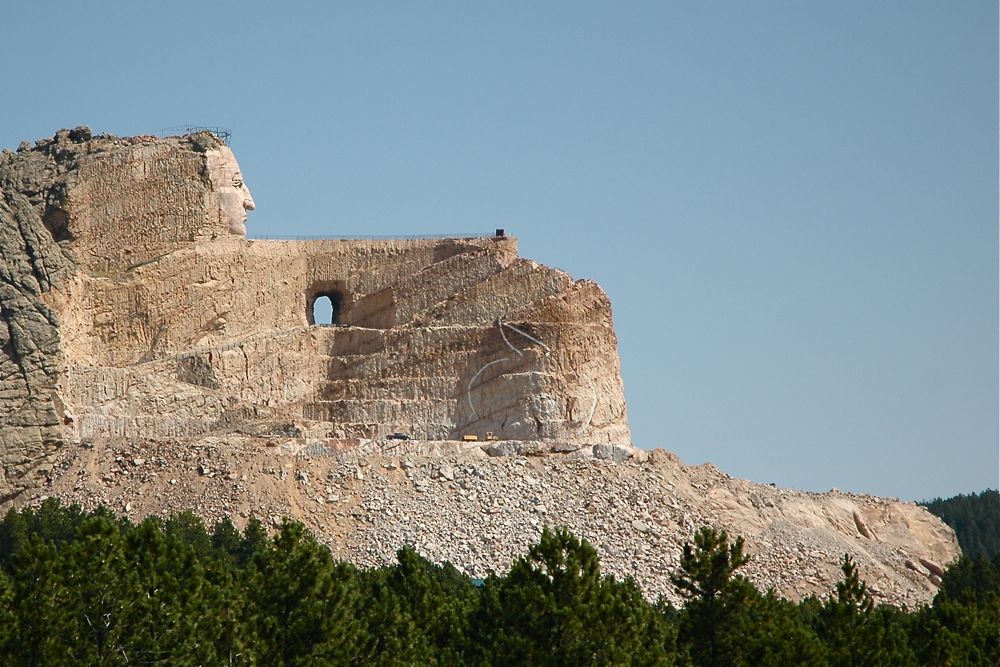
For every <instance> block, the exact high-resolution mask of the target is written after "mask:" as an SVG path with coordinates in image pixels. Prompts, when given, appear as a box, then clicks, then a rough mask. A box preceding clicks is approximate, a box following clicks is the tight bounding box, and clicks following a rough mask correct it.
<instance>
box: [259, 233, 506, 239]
mask: <svg viewBox="0 0 1000 667" xmlns="http://www.w3.org/2000/svg"><path fill="white" fill-rule="evenodd" d="M246 238H247V240H248V241H395V240H406V241H409V240H421V239H428V240H433V239H455V240H459V241H461V240H467V239H482V238H512V237H510V236H509V235H504V236H497V235H496V234H494V233H490V232H463V233H456V234H353V235H352V234H330V235H326V234H312V235H303V234H282V235H277V234H247V236H246Z"/></svg>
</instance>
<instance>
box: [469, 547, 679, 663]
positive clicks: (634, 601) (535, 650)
mask: <svg viewBox="0 0 1000 667" xmlns="http://www.w3.org/2000/svg"><path fill="white" fill-rule="evenodd" d="M474 627H475V631H476V634H477V635H478V636H479V638H480V640H481V642H482V643H481V646H480V653H479V656H478V661H479V662H480V663H481V664H490V665H510V664H529V665H541V664H546V665H606V664H618V665H668V664H671V663H672V657H673V648H672V645H671V644H672V642H671V639H672V633H671V632H669V631H665V629H664V628H663V627H662V624H661V623H660V618H659V617H658V616H657V614H656V613H655V611H654V610H653V608H652V607H651V606H650V605H649V604H648V603H647V602H646V601H645V600H643V598H642V596H641V594H640V592H639V589H638V587H637V586H636V585H635V582H633V581H632V580H631V579H627V580H625V581H623V582H619V581H616V580H615V579H614V578H613V577H602V576H601V573H600V563H599V560H598V558H597V552H596V551H595V550H594V548H593V547H592V546H590V545H589V544H588V543H587V542H586V541H583V540H580V539H578V538H576V537H575V536H573V535H572V534H571V533H570V532H569V531H568V530H566V529H565V528H559V529H556V530H554V531H553V530H550V529H548V528H546V529H545V530H543V531H542V535H541V539H540V541H539V543H538V544H536V545H533V546H532V547H531V548H530V549H529V550H528V554H527V555H526V556H524V557H522V558H520V559H518V560H517V561H516V562H515V563H514V565H513V567H512V568H511V571H510V574H509V575H508V576H507V577H506V578H503V579H500V578H495V577H494V578H491V579H490V580H488V581H487V584H486V587H485V590H484V592H483V598H482V606H481V608H480V610H479V611H478V613H477V615H476V623H475V624H474Z"/></svg>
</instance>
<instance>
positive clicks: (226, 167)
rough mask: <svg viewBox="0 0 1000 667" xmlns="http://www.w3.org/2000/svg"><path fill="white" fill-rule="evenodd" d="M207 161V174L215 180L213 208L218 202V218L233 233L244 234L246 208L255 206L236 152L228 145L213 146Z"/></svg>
mask: <svg viewBox="0 0 1000 667" xmlns="http://www.w3.org/2000/svg"><path fill="white" fill-rule="evenodd" d="M205 158H206V160H207V161H208V177H209V180H210V181H211V182H212V190H213V192H212V196H213V199H212V201H213V209H215V207H216V206H217V211H218V215H219V218H220V219H221V221H222V222H223V223H224V224H225V225H226V227H227V228H228V230H229V233H230V234H238V235H240V236H245V235H246V233H247V226H246V221H247V211H252V210H254V208H255V206H254V203H253V197H252V196H251V195H250V190H249V189H248V188H247V186H246V183H244V182H243V174H242V173H240V165H238V164H237V163H236V156H235V155H233V152H232V151H231V150H229V146H220V147H219V148H213V149H212V150H210V151H208V152H207V153H206V154H205Z"/></svg>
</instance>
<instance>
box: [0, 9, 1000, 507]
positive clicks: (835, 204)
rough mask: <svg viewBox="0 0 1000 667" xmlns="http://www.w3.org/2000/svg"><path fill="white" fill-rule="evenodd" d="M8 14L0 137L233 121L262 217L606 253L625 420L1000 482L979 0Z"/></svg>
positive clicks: (771, 457)
mask: <svg viewBox="0 0 1000 667" xmlns="http://www.w3.org/2000/svg"><path fill="white" fill-rule="evenodd" d="M98 6H100V10H99V11H97V10H96V7H98ZM3 24H4V27H3V33H4V34H3V39H2V40H0V63H2V65H0V68H2V70H0V71H2V73H3V88H4V93H5V94H4V96H3V97H4V102H3V104H2V105H0V120H2V123H0V133H2V136H0V146H5V147H10V148H13V147H16V146H17V144H18V142H19V141H20V140H22V139H29V140H34V139H39V138H42V137H46V136H51V135H52V134H53V133H54V132H55V131H56V130H57V129H59V128H61V127H72V126H75V125H79V124H88V125H90V126H92V127H93V128H94V129H95V130H96V131H100V132H110V133H114V134H120V135H127V134H139V133H154V134H155V133H158V132H160V131H161V130H162V129H164V128H171V127H176V126H183V125H221V126H225V127H228V128H230V129H231V130H232V132H233V139H232V146H233V149H234V151H235V152H236V154H237V157H238V158H239V160H240V164H241V166H242V167H243V171H244V174H245V177H246V180H247V183H248V185H249V186H250V188H251V189H252V191H253V194H254V198H255V200H256V203H257V211H256V212H254V213H252V214H251V217H250V220H249V222H248V226H249V229H250V233H259V234H274V235H281V234H301V235H312V234H350V235H364V234H378V235H382V234H420V233H437V232H467V231H487V232H488V231H491V230H493V229H494V228H496V227H503V228H506V229H507V230H509V231H510V232H511V233H513V234H515V235H517V236H518V238H519V240H520V248H521V254H522V255H524V256H526V257H529V258H532V259H535V260H538V261H541V262H543V263H546V264H550V265H553V266H557V267H560V268H563V269H565V270H567V271H569V272H570V273H571V274H572V275H573V276H574V277H577V278H591V279H594V280H596V281H597V282H599V283H600V284H601V285H602V286H603V287H604V288H605V290H606V291H607V292H608V294H609V295H610V296H611V299H612V303H613V305H614V318H615V323H616V327H617V331H618V337H619V346H620V353H621V357H622V367H623V373H624V379H625V387H626V395H627V398H628V401H629V417H630V422H631V425H632V430H633V436H634V439H635V442H636V444H638V445H640V446H642V447H646V448H652V447H666V448H668V449H670V450H673V451H675V452H676V453H678V454H679V455H680V456H681V458H682V459H683V460H684V461H686V462H688V463H701V462H704V461H711V462H713V463H715V464H716V465H718V466H719V467H720V468H721V469H723V470H725V471H726V472H729V473H731V474H733V475H737V476H741V477H747V478H750V479H754V480H757V481H761V482H776V483H778V484H780V485H786V486H794V487H799V488H804V489H809V490H816V491H821V490H826V489H829V488H830V487H833V486H836V487H839V488H841V489H845V490H855V491H865V492H871V493H878V494H883V495H893V496H900V497H904V498H911V499H919V498H927V497H932V496H936V495H942V496H947V495H951V494H954V493H958V492H971V491H978V490H981V489H983V488H985V487H987V486H989V487H992V488H996V487H997V478H998V474H1000V473H998V469H1000V460H998V457H1000V454H998V389H997V385H998V382H997V378H998V259H997V255H998V232H997V224H998V204H997V201H998V199H997V188H998V179H1000V175H998V166H997V164H998V160H997V151H998V140H997V128H998V112H997V109H998V92H997V91H998V83H997V81H998V68H997V63H998V49H997V24H998V17H997V3H996V2H985V1H971V0H970V1H967V2H961V3H942V2H918V1H907V2H902V1H897V2H870V1H869V2H851V1H847V2H825V3H820V2H812V3H802V2H755V3H743V2H694V1H693V0H685V1H683V2H649V3H642V2H633V3H613V2H561V3H560V2H546V3H528V2H511V3H482V2H479V3H444V2H425V3H361V2H357V3H325V2H324V3H318V2H317V3H305V2H302V3H282V4H279V3H270V2H269V3H263V2H261V3H253V2H243V3H201V2H198V3H195V2H170V3H164V2H149V3H133V2H103V3H100V4H99V5H98V4H97V3H90V4H89V5H88V4H87V3H70V2H65V3H57V2H45V1H40V2H32V3H28V2H21V3H14V4H13V5H12V6H10V7H7V8H5V10H4V21H3Z"/></svg>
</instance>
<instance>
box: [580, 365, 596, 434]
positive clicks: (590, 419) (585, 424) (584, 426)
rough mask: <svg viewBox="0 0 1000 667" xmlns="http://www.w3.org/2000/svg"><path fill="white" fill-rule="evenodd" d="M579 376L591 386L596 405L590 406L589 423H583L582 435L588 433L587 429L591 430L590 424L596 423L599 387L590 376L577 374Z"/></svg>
mask: <svg viewBox="0 0 1000 667" xmlns="http://www.w3.org/2000/svg"><path fill="white" fill-rule="evenodd" d="M577 376H579V377H582V378H583V379H585V380H586V381H587V384H589V385H590V391H591V392H592V393H593V394H594V404H593V405H591V406H590V414H589V415H587V421H585V422H583V426H581V427H580V430H581V432H582V433H586V432H587V429H589V428H590V423H591V422H592V421H594V413H595V412H597V387H595V386H594V381H593V380H591V379H590V376H589V375H582V374H581V373H577Z"/></svg>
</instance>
